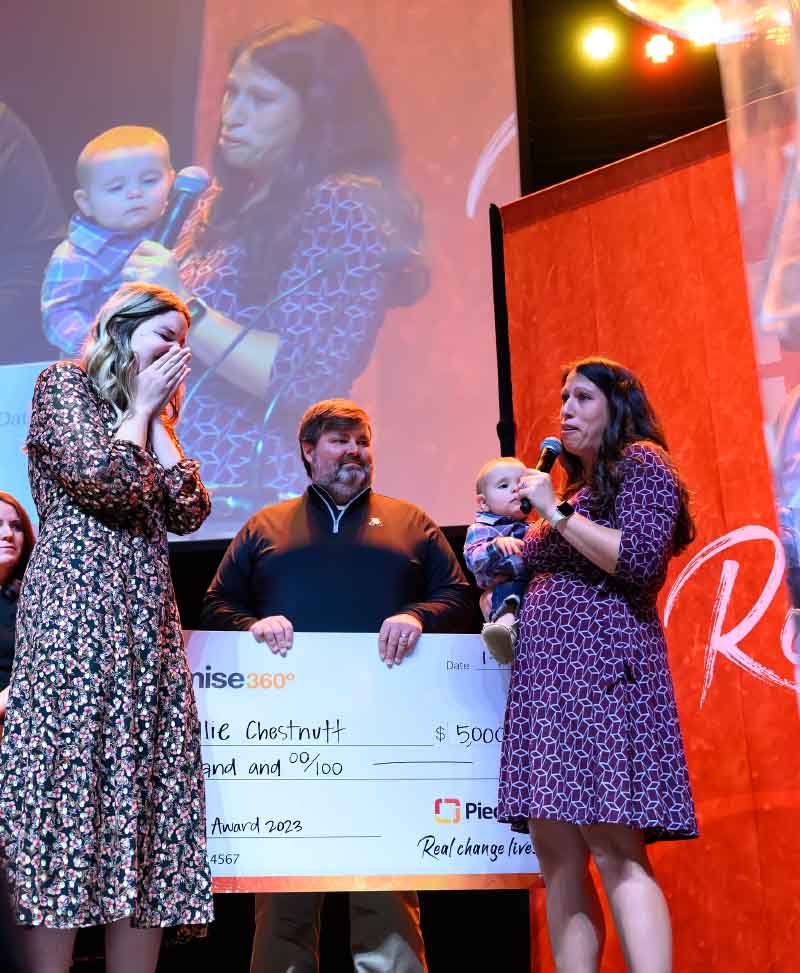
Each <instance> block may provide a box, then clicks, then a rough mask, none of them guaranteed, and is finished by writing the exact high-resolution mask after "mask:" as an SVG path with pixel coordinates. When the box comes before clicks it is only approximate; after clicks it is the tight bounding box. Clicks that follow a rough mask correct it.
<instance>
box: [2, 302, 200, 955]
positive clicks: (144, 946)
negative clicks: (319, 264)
mask: <svg viewBox="0 0 800 973" xmlns="http://www.w3.org/2000/svg"><path fill="white" fill-rule="evenodd" d="M188 328H189V313H188V311H187V309H186V307H185V305H184V304H182V303H181V302H180V301H179V300H178V299H177V298H176V297H175V295H174V294H172V293H170V292H169V291H165V290H162V289H161V288H157V287H152V286H150V285H145V284H127V285H125V286H123V287H121V288H120V289H119V290H118V291H117V292H116V293H115V294H114V295H112V297H111V298H110V299H109V300H108V301H107V303H106V304H105V305H104V307H103V308H102V310H101V311H100V314H99V316H98V319H97V322H96V324H95V326H94V329H93V331H92V334H91V335H90V338H89V340H88V343H87V346H86V348H85V351H84V354H83V358H82V360H81V362H80V364H79V363H77V362H70V361H61V362H56V364H54V365H51V366H49V367H48V368H46V369H45V370H44V371H43V372H42V374H41V375H40V376H39V378H38V380H37V382H36V388H35V391H34V396H33V409H32V415H31V423H30V429H29V432H28V439H27V450H28V466H29V473H30V481H31V492H32V494H33V498H34V500H35V502H36V508H37V510H38V512H39V523H40V528H39V540H38V541H37V543H36V546H35V547H34V550H33V554H32V556H31V559H30V562H29V564H28V569H27V572H26V575H25V584H24V585H23V589H22V594H21V596H20V602H19V612H18V618H17V646H16V658H15V661H14V672H13V677H12V682H11V694H10V698H9V702H8V714H7V718H6V731H5V739H4V740H3V746H2V751H1V752H0V852H1V853H2V858H3V860H4V864H5V867H6V870H7V875H8V880H9V885H10V886H11V892H12V899H13V905H14V911H15V916H16V920H17V922H18V923H20V924H21V925H22V926H25V927H27V931H26V934H25V940H26V945H27V949H28V953H29V956H30V960H31V969H32V973H67V970H69V968H70V965H71V957H72V951H73V945H74V940H75V934H76V931H77V929H78V927H81V926H90V925H104V926H105V929H106V969H107V970H108V971H109V973H152V971H153V970H155V967H156V963H157V960H158V953H159V948H160V943H161V936H162V930H163V928H164V927H167V926H176V925H184V924H204V923H207V922H208V921H209V920H210V919H211V918H212V903H211V880H210V875H209V871H208V863H207V859H206V846H205V807H204V791H203V777H202V772H201V763H200V738H199V726H198V720H197V712H196V709H195V703H194V697H193V695H192V687H191V678H190V675H189V671H188V665H187V660H186V654H185V651H184V647H183V641H182V637H181V626H180V620H179V618H178V612H177V608H176V605H175V596H174V593H173V588H172V579H171V577H170V573H169V562H168V550H167V531H174V532H176V533H180V534H186V533H189V532H191V531H193V530H195V529H196V528H197V527H199V525H200V524H201V523H202V522H203V520H204V519H205V517H206V516H207V515H208V513H209V509H210V507H209V501H208V495H207V493H206V490H205V488H204V487H203V484H202V482H201V480H200V477H199V475H198V471H197V463H195V462H194V461H193V460H187V459H185V458H184V455H183V452H182V450H181V447H180V444H179V442H178V439H177V436H176V435H175V431H174V425H175V422H176V420H177V418H178V411H179V404H180V389H181V384H182V382H183V380H184V378H185V376H186V374H187V373H188V370H189V358H190V352H189V350H188V348H186V346H185V343H186V336H187V332H188Z"/></svg>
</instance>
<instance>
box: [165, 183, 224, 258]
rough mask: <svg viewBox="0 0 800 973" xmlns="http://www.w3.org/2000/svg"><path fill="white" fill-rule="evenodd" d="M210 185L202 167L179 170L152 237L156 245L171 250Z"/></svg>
mask: <svg viewBox="0 0 800 973" xmlns="http://www.w3.org/2000/svg"><path fill="white" fill-rule="evenodd" d="M210 185H211V177H210V176H209V174H208V173H207V172H206V170H205V169H204V168H203V167H202V166H186V168H185V169H181V171H180V172H179V173H178V175H177V176H176V177H175V182H174V183H173V184H172V192H171V193H170V196H169V202H168V203H167V208H166V210H165V211H164V215H163V216H162V217H161V222H160V223H159V224H158V229H157V230H156V235H155V237H154V239H155V241H156V243H160V244H161V245H162V246H163V247H166V248H167V250H172V248H173V247H174V246H175V244H176V243H177V242H178V237H179V236H180V232H181V230H182V229H183V224H184V223H185V222H186V218H187V217H188V215H189V214H190V213H191V211H192V209H193V208H194V204H195V203H196V202H197V200H198V199H199V198H200V196H201V195H202V194H203V193H204V192H205V191H206V190H207V189H208V187H209V186H210Z"/></svg>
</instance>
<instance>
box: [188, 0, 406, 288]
mask: <svg viewBox="0 0 800 973" xmlns="http://www.w3.org/2000/svg"><path fill="white" fill-rule="evenodd" d="M245 55H246V56H247V57H248V58H249V59H250V60H251V61H252V63H253V64H254V65H255V66H256V67H258V68H260V69H261V70H263V71H268V72H269V73H270V74H272V75H274V76H275V77H276V78H278V80H280V81H282V82H283V83H284V84H286V85H288V86H289V87H291V88H293V89H294V90H295V91H296V92H297V93H298V94H299V95H300V98H301V101H302V105H303V123H302V127H301V130H300V133H299V135H298V137H297V140H296V141H295V144H294V146H293V148H292V150H291V151H290V153H289V155H288V157H287V159H286V161H285V162H284V164H283V166H282V167H281V170H280V171H279V172H277V173H275V176H274V179H273V182H272V185H271V186H270V190H269V192H268V193H267V194H266V195H265V197H264V199H263V200H260V201H258V202H255V203H253V204H252V205H246V204H247V203H248V201H249V199H250V196H251V194H252V180H251V175H250V173H249V172H247V171H243V170H242V169H239V168H236V167H234V166H231V165H230V164H229V163H227V162H226V161H225V157H224V154H223V152H222V150H221V149H220V148H219V146H217V148H216V150H215V155H214V175H215V183H216V190H215V191H216V195H215V197H214V199H213V203H212V205H211V210H210V214H209V216H208V221H207V223H206V224H205V225H200V226H199V227H198V229H197V231H196V233H195V238H194V239H193V240H192V246H193V248H194V246H196V247H197V248H198V249H200V250H201V251H202V250H204V249H208V248H209V247H210V246H212V245H213V244H215V243H217V242H218V241H220V240H222V241H228V240H235V241H236V242H239V243H241V244H242V246H243V248H244V250H245V252H246V255H247V257H246V266H245V274H244V277H245V280H244V288H243V289H244V291H245V293H248V292H252V289H253V288H255V289H256V290H257V291H258V292H260V293H261V295H263V293H264V292H265V291H266V292H267V293H268V292H269V290H270V289H271V287H272V286H274V285H275V283H276V282H277V279H278V277H279V276H280V273H281V272H282V271H283V270H285V269H286V267H287V266H288V264H289V259H290V256H291V251H292V249H293V247H294V245H295V243H296V238H297V235H298V231H299V226H300V221H301V220H302V217H303V215H304V212H303V211H304V208H305V207H304V206H303V196H304V194H305V193H306V192H307V191H308V190H309V189H310V188H312V187H313V186H316V185H318V184H319V183H320V182H321V181H322V180H324V179H325V178H326V177H328V176H332V175H337V174H347V175H348V176H351V177H353V178H354V180H357V181H362V182H363V185H364V190H365V193H366V194H367V197H368V198H369V199H370V201H374V200H379V201H381V202H383V203H385V204H386V205H387V206H388V207H389V208H390V209H393V210H395V212H394V213H392V214H391V215H392V216H399V218H400V222H405V223H406V225H407V230H408V232H407V233H406V236H408V235H409V233H410V234H411V235H412V236H413V235H415V236H416V241H415V242H418V240H419V238H420V237H421V223H420V220H419V214H418V212H417V207H416V205H415V203H414V202H413V201H412V200H411V198H410V197H409V196H407V195H405V194H404V193H403V191H402V189H401V187H400V184H399V177H398V164H399V159H400V150H399V147H398V144H397V138H396V135H395V130H394V125H393V123H392V120H391V117H390V115H389V112H388V109H387V107H386V103H385V101H384V98H383V95H382V94H381V91H380V89H379V88H378V85H377V83H376V81H375V78H374V76H373V74H372V72H371V70H370V68H369V65H368V63H367V60H366V57H365V56H364V52H363V51H362V50H361V47H360V46H359V44H358V43H357V41H356V40H355V39H354V38H353V37H352V36H351V35H350V34H349V33H348V32H347V31H346V30H345V29H344V28H343V27H340V26H339V25H338V24H332V23H328V22H327V21H324V20H318V19H316V18H314V17H298V18H295V19H293V20H288V21H285V22H283V23H280V24H275V25H273V26H270V27H266V28H264V29H263V30H259V31H257V32H256V33H255V34H253V35H251V36H250V37H247V38H246V39H245V40H244V41H242V42H241V43H240V44H239V45H237V47H236V48H235V49H234V51H233V53H232V56H231V60H230V66H231V67H233V66H234V65H235V64H236V62H237V61H238V60H239V58H241V57H243V56H245ZM254 299H256V300H257V299H258V298H254Z"/></svg>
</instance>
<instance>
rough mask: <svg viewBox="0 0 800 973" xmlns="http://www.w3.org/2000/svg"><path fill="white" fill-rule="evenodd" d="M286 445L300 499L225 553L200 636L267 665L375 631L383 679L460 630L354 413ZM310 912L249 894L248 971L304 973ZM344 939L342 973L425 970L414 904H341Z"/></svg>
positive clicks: (435, 544) (426, 551) (299, 896)
mask: <svg viewBox="0 0 800 973" xmlns="http://www.w3.org/2000/svg"><path fill="white" fill-rule="evenodd" d="M298 439H299V441H300V455H301V458H302V461H303V465H304V466H305V469H306V472H307V473H308V475H309V478H310V480H311V482H310V484H309V486H308V489H307V490H306V492H305V493H304V494H303V495H302V496H301V497H297V498H294V499H292V500H286V501H283V502H282V503H277V504H274V505H272V506H268V507H264V508H263V509H262V510H260V511H259V512H258V513H256V514H254V515H253V516H252V517H251V518H250V519H249V520H248V521H247V523H246V524H245V525H244V527H243V528H242V529H241V530H240V531H239V533H238V534H237V535H236V537H235V538H234V539H233V541H231V544H230V546H229V547H228V550H227V552H226V553H225V557H224V558H223V560H222V563H221V564H220V567H219V570H218V571H217V574H216V576H215V577H214V580H213V581H212V583H211V586H210V588H209V590H208V593H207V595H206V598H205V602H204V606H203V625H204V627H206V628H213V629H233V630H238V631H246V630H249V631H250V632H252V634H253V637H254V638H255V639H256V641H258V642H263V643H266V645H267V646H268V648H269V649H270V650H271V651H272V652H274V653H276V654H280V655H286V653H287V652H289V651H290V650H291V648H292V644H293V639H294V633H295V631H299V632H375V633H376V634H377V654H378V656H379V658H380V660H381V661H382V662H383V663H384V664H385V665H387V666H389V667H390V668H391V667H392V666H396V665H399V664H400V663H401V662H402V661H403V659H404V658H405V657H406V656H407V655H408V654H409V653H410V652H412V651H413V649H414V646H415V645H416V643H417V640H418V639H419V636H420V634H421V633H422V632H423V631H424V632H452V631H459V630H463V626H465V625H468V624H469V622H470V620H471V611H472V609H471V605H470V600H471V596H470V590H469V585H468V584H467V581H466V579H465V578H464V575H463V573H462V571H461V569H460V567H459V565H458V562H457V561H456V559H455V556H454V555H453V552H452V550H451V548H450V546H449V545H448V543H447V541H446V540H445V538H444V535H443V534H442V532H441V531H440V530H439V528H438V527H437V526H436V524H434V523H433V521H432V520H431V519H430V518H429V517H428V516H427V515H426V514H425V513H424V512H423V511H422V510H420V509H419V508H418V507H415V506H414V505H413V504H410V503H406V502H405V501H403V500H395V499H393V498H392V497H386V496H383V495H381V494H378V493H374V492H373V490H372V474H373V456H372V429H371V425H370V420H369V416H368V415H367V413H366V412H365V411H364V410H363V409H361V408H359V406H357V405H356V404H355V403H353V402H350V401H348V400H346V399H326V400H324V401H322V402H317V403H316V404H315V405H312V406H311V407H310V408H309V409H307V410H306V412H305V414H304V415H303V418H302V420H301V422H300V431H299V435H298ZM375 661H376V664H377V659H376V660H375ZM366 662H367V660H365V664H366ZM365 705H368V701H367V700H365ZM322 901H323V895H322V894H321V893H313V892H310V893H306V892H295V893H275V894H260V895H257V896H256V931H255V938H254V942H253V956H252V962H251V967H250V969H251V973H289V971H292V973H316V971H317V970H318V968H319V930H320V910H321V908H322ZM350 938H351V948H352V954H353V962H354V966H355V970H356V973H424V971H426V970H427V965H426V961H425V947H424V944H423V941H422V934H421V931H420V927H419V902H418V899H417V895H416V893H415V892H358V893H352V894H351V895H350Z"/></svg>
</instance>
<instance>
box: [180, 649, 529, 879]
mask: <svg viewBox="0 0 800 973" xmlns="http://www.w3.org/2000/svg"><path fill="white" fill-rule="evenodd" d="M187 647H188V652H189V663H190V667H191V670H192V680H193V683H194V688H195V693H196V696H197V702H198V707H199V710H200V722H201V729H202V739H203V760H204V768H203V769H204V772H205V776H206V795H207V817H208V852H209V859H210V862H211V870H212V873H213V875H214V878H215V882H214V885H215V888H216V889H217V891H224V890H227V891H301V890H307V891H311V890H318V891H324V890H331V889H367V888H370V889H402V888H416V889H420V888H429V889H436V888H482V887H494V888H497V887H513V886H526V885H531V884H534V883H535V882H536V881H537V880H538V879H537V875H536V872H537V871H538V866H537V863H536V858H535V856H534V853H533V849H532V848H531V842H530V839H529V838H528V837H527V835H523V834H516V833H513V832H512V831H511V830H510V828H509V826H508V825H505V824H500V823H498V822H497V821H496V819H495V815H494V808H495V803H496V800H497V771H498V766H499V761H500V742H501V740H502V732H503V731H502V727H503V712H504V707H505V697H506V689H507V685H508V670H507V669H504V668H501V667H498V666H497V665H496V664H495V663H494V661H493V660H492V659H491V657H489V656H487V655H486V654H485V653H484V649H483V644H482V643H481V640H480V638H479V637H478V636H476V635H458V636H455V635H454V636H449V635H424V636H422V638H421V639H420V640H419V642H418V643H417V647H416V649H415V651H414V653H413V655H411V656H410V657H409V658H407V659H406V660H405V661H404V662H403V663H402V665H400V666H395V667H394V668H393V669H388V668H387V667H386V666H385V665H383V664H382V663H381V662H380V660H379V658H378V650H377V637H376V636H375V635H372V634H369V635H365V634H305V635H304V634H300V635H295V644H294V646H293V648H292V650H291V651H290V652H289V654H288V655H287V656H286V657H285V658H281V657H280V656H275V655H273V654H272V653H271V652H270V651H269V650H268V649H267V648H266V646H264V645H260V644H258V643H256V642H255V641H254V640H253V637H252V636H251V635H250V634H249V633H234V632H190V633H187Z"/></svg>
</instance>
